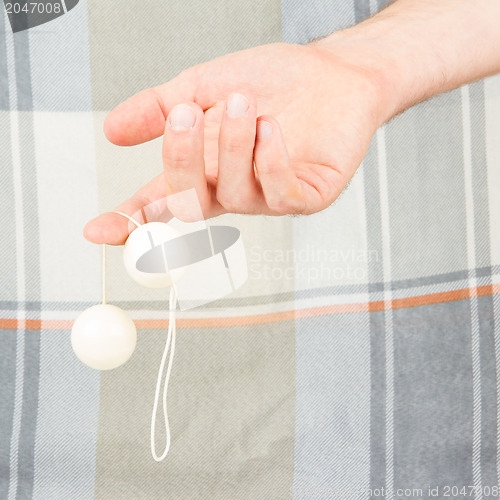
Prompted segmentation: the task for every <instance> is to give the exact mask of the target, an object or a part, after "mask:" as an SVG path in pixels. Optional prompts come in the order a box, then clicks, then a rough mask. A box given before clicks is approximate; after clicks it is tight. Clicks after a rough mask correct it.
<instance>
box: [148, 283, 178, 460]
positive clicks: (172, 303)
mask: <svg viewBox="0 0 500 500" xmlns="http://www.w3.org/2000/svg"><path fill="white" fill-rule="evenodd" d="M168 302H169V309H170V312H169V318H168V335H167V342H166V344H165V350H164V351H163V357H162V359H161V364H160V370H159V372H158V380H157V381H156V393H155V402H154V405H153V415H152V417H151V454H152V455H153V458H154V459H155V460H156V461H157V462H161V461H162V460H163V459H164V458H165V457H166V456H167V453H168V450H169V449H170V427H169V425H168V413H167V390H168V380H169V378H170V371H171V370H172V361H173V359H174V352H175V333H176V329H175V308H176V305H177V298H176V296H175V290H174V287H172V288H171V289H170V298H169V301H168ZM169 350H170V356H169V358H168V364H167V373H166V374H165V385H164V386H163V417H164V419H165V431H166V444H165V451H164V452H163V454H162V455H161V457H159V456H158V455H157V454H156V447H155V424H156V412H157V409H158V397H159V395H160V388H161V381H162V375H163V368H164V366H165V360H166V359H167V355H168V352H169Z"/></svg>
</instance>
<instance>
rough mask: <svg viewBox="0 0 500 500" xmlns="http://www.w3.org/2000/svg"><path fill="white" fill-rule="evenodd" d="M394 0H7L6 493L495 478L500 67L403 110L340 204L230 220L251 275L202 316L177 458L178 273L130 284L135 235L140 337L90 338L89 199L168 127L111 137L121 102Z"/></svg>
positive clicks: (349, 486) (0, 37) (187, 332)
mask: <svg viewBox="0 0 500 500" xmlns="http://www.w3.org/2000/svg"><path fill="white" fill-rule="evenodd" d="M384 3H385V2H380V1H379V2H378V4H377V1H376V0H370V1H369V0H337V1H335V2H331V1H327V0H316V1H312V0H306V1H303V0H282V1H281V3H280V1H278V0H265V1H263V2H255V1H250V0H240V1H238V2H232V1H231V0H213V1H210V2H200V1H199V0H185V1H183V2H180V1H177V0H172V1H170V0H169V1H166V2H160V1H159V0H158V1H150V2H144V1H139V0H128V1H127V2H103V1H97V0H81V1H80V2H79V3H78V5H77V6H76V7H75V8H74V9H72V10H71V11H70V12H68V13H67V14H66V15H64V16H62V17H60V18H58V19H56V20H54V21H51V22H49V23H47V24H44V25H41V26H39V27H35V28H32V29H30V30H28V31H23V32H19V33H16V34H15V35H13V34H12V31H11V30H10V26H9V24H8V20H7V18H6V14H5V9H3V8H1V9H0V26H1V30H0V31H1V33H0V151H1V156H0V167H1V182H0V190H1V195H0V222H1V223H0V228H1V230H0V231H1V233H0V234H1V243H0V245H1V246H0V256H1V258H0V498H1V499H4V498H5V499H31V498H36V499H40V500H52V499H65V500H66V499H72V500H73V499H75V500H76V499H93V498H95V499H110V500H115V499H136V498H137V499H139V498H140V499H218V498H221V499H247V498H248V499H266V500H267V499H286V498H291V497H294V498H298V499H340V500H343V499H368V498H384V499H387V498H389V499H398V498H417V497H416V496H411V497H408V496H407V497H403V496H398V493H396V490H397V489H398V488H422V490H423V495H422V496H419V497H418V498H430V497H429V494H428V487H429V486H431V487H436V486H439V487H440V488H441V490H440V498H442V497H443V496H444V489H443V488H444V487H445V486H458V487H459V488H461V487H462V486H476V487H477V490H476V494H475V495H474V494H472V495H470V496H468V497H465V498H477V499H480V498H484V499H487V498H497V497H498V494H495V493H494V491H495V490H493V489H491V487H493V486H496V485H498V483H499V473H500V462H499V451H500V446H499V445H500V425H499V424H500V406H499V404H500V394H499V389H500V338H499V332H500V298H499V297H500V296H499V292H500V199H499V197H498V193H499V188H500V77H494V78H489V79H487V80H483V81H479V82H477V83H474V84H472V85H469V86H466V87H463V88H461V89H458V90H455V91H453V92H449V93H446V94H444V95H441V96H438V97H436V98H433V99H431V100H430V101H427V102H425V103H422V104H419V105H418V106H415V107H414V108H412V109H410V110H408V111H406V112H405V113H403V114H402V115H400V116H398V117H397V118H395V119H394V120H392V121H391V122H390V123H389V124H387V125H386V126H384V127H383V128H381V129H380V130H379V131H378V132H377V134H376V136H375V137H374V138H373V141H372V144H371V147H370V150H369V152H368V155H367V156H366V158H365V160H364V162H363V164H362V166H361V167H360V169H359V170H358V172H357V174H356V175H355V177H354V179H353V181H352V182H351V184H350V186H349V188H348V189H347V190H346V192H345V193H344V194H343V195H342V196H341V198H340V199H339V200H338V201H337V202H336V203H335V204H334V205H332V206H331V207H330V208H329V209H327V210H325V211H323V212H321V213H319V214H315V215H313V216H308V217H265V216H262V217H260V216H259V217H257V216H255V217H251V216H235V215H226V216H222V217H220V218H219V219H218V220H214V221H213V223H215V224H217V223H223V222H224V223H228V224H231V225H235V226H237V227H238V228H239V229H240V230H241V232H242V236H243V239H244V243H245V246H246V250H247V257H248V264H249V280H248V282H247V283H246V284H245V285H244V287H242V288H241V289H240V290H238V292H236V293H234V294H233V295H231V296H228V297H227V298H225V299H222V300H220V301H217V302H214V303H212V304H209V305H207V306H204V307H201V308H198V309H193V310H190V311H186V312H184V313H180V314H179V320H178V344H177V349H176V358H175V360H174V367H173V371H172V377H171V381H170V388H169V413H170V425H171V430H172V446H171V451H170V453H169V455H168V457H167V459H166V460H165V461H164V462H161V463H156V462H155V461H154V460H153V459H152V457H151V454H150V442H149V432H150V418H151V409H152V403H153V398H154V388H155V383H156V375H157V369H158V366H159V362H160V358H161V354H162V351H163V346H164V342H165V338H166V330H165V326H166V325H167V316H168V313H167V308H168V306H167V293H168V291H165V290H160V291H158V290H146V289H143V288H141V287H139V286H138V285H136V284H135V283H133V282H132V281H131V279H130V278H129V277H128V276H127V275H126V273H125V270H124V267H123V263H122V261H121V248H119V247H114V248H110V249H109V253H108V262H109V267H108V280H109V286H108V301H109V302H110V303H113V304H116V305H118V306H120V307H123V308H124V309H126V310H127V311H128V312H129V313H130V315H131V316H132V317H133V318H134V320H135V322H136V324H137V326H138V335H139V338H138V345H137V349H136V352H135V353H134V355H133V357H132V358H131V360H130V361H129V362H128V363H126V364H125V365H123V366H122V367H120V368H118V369H116V370H112V371H109V372H102V373H100V372H97V371H95V370H92V369H90V368H88V367H86V366H85V365H83V364H82V363H81V362H80V361H79V360H78V359H77V358H76V357H75V355H74V354H73V351H72V349H71V344H70V330H71V325H72V322H73V320H74V318H75V317H76V316H77V315H78V313H79V312H80V311H82V310H83V309H85V308H87V307H89V306H90V305H92V304H95V303H98V302H99V301H100V298H101V297H100V260H99V248H98V247H97V246H95V245H92V244H91V243H89V242H87V241H86V240H85V239H84V238H83V236H82V229H83V226H84V224H85V222H86V221H87V220H89V219H91V218H93V217H95V216H96V215H97V214H98V213H101V212H103V211H109V210H113V209H114V207H115V206H116V205H118V204H119V203H120V202H121V201H122V200H123V199H125V198H127V197H129V196H130V195H131V194H132V193H133V192H134V191H135V190H136V189H137V188H138V187H139V186H141V185H142V184H144V183H145V182H147V181H148V180H149V179H151V178H152V177H154V176H155V175H156V174H157V173H158V172H160V171H161V169H162V165H161V156H160V150H161V142H158V140H155V141H152V142H151V143H148V144H145V145H141V146H134V147H132V148H119V147H117V146H113V145H111V144H110V143H108V142H107V141H106V139H105V138H104V135H103V132H102V124H103V121H104V118H105V116H106V114H107V113H108V112H109V110H111V109H112V108H113V107H114V106H115V105H116V104H118V103H119V102H121V101H122V100H124V99H125V98H127V97H129V96H130V95H132V94H133V93H135V92H137V91H139V90H142V89H143V88H146V87H151V86H153V85H156V84H159V83H162V82H164V81H167V80H168V79H170V78H172V77H174V76H175V75H176V74H177V73H178V72H180V71H181V70H182V69H184V68H187V67H189V66H192V65H194V64H197V63H199V62H202V61H205V60H209V59H212V58H214V57H216V56H219V55H222V54H226V53H229V52H233V51H236V50H240V49H244V48H247V47H252V46H255V45H260V44H264V43H269V42H277V41H285V42H298V43H304V42H307V41H308V40H310V39H311V38H313V37H317V36H321V35H324V34H327V33H330V32H331V31H333V30H336V29H340V28H342V27H345V26H348V25H351V24H353V23H355V22H359V21H361V20H363V19H364V18H365V17H367V16H368V15H369V14H370V12H372V13H373V12H375V11H376V10H377V9H378V8H381V7H382V6H383V4H384ZM353 105H355V103H353ZM160 429H161V425H160V426H159V429H158V445H157V446H158V447H162V446H163V444H162V443H163V442H164V441H163V439H164V435H163V434H162V431H161V430H160ZM481 487H482V488H483V489H482V490H481ZM377 488H380V489H381V488H385V489H386V491H385V492H384V493H383V494H382V493H381V492H380V491H378V492H377V491H370V489H377ZM387 489H388V490H389V491H388V492H387ZM379 493H380V494H379ZM460 498H463V497H460Z"/></svg>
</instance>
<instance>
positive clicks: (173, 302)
mask: <svg viewBox="0 0 500 500" xmlns="http://www.w3.org/2000/svg"><path fill="white" fill-rule="evenodd" d="M114 212H115V213H117V214H119V215H123V217H126V218H127V219H129V220H130V221H132V222H133V223H134V224H135V225H136V226H137V227H140V226H141V224H139V223H138V222H137V221H136V220H135V219H133V218H132V217H130V215H127V214H124V213H122V212H118V211H117V210H115V211H114ZM151 246H152V247H153V242H152V241H151ZM104 255H105V254H104ZM104 265H105V260H104ZM165 266H166V263H165ZM103 270H104V268H103ZM103 272H104V271H103ZM103 276H104V274H103ZM103 293H104V292H103ZM103 297H104V299H103V300H105V296H104V295H103ZM176 307H177V297H176V295H175V289H174V287H172V288H171V289H170V296H169V299H168V308H169V316H168V333H167V341H166V342H165V349H164V351H163V356H162V358H161V363H160V369H159V371H158V379H157V380H156V391H155V400H154V403H153V414H152V416H151V454H152V455H153V458H154V459H155V460H156V461H157V462H161V461H162V460H163V459H164V458H165V457H166V456H167V453H168V451H169V449H170V441H171V440H170V426H169V424H168V412H167V391H168V381H169V379H170V372H171V371H172V362H173V360H174V352H175V336H176V328H175V309H176ZM169 352H170V355H169ZM167 356H168V363H167V372H166V374H165V383H164V386H163V400H162V406H163V417H164V419H165V432H166V444H165V451H164V452H163V454H162V455H161V456H158V455H157V454H156V446H155V428H156V413H157V410H158V400H159V396H160V389H161V382H162V378H163V370H164V368H165V360H166V359H167Z"/></svg>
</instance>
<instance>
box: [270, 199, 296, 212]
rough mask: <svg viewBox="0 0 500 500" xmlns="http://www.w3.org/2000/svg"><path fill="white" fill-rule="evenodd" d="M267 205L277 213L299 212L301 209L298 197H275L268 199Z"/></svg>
mask: <svg viewBox="0 0 500 500" xmlns="http://www.w3.org/2000/svg"><path fill="white" fill-rule="evenodd" d="M267 206H268V207H269V208H270V209H271V210H272V211H273V212H276V213H278V214H279V215H286V214H299V213H302V211H303V202H302V200H299V199H292V198H287V197H277V198H273V199H270V200H269V201H268V203H267Z"/></svg>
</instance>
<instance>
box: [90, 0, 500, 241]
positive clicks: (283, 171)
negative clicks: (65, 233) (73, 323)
mask: <svg viewBox="0 0 500 500" xmlns="http://www.w3.org/2000/svg"><path fill="white" fill-rule="evenodd" d="M499 20H500V1H498V0H427V1H426V0H398V1H396V2H394V3H393V4H391V5H390V6H389V7H387V8H386V9H384V10H383V11H382V12H380V13H379V14H377V15H376V16H374V17H373V18H371V19H369V20H367V21H365V22H363V23H360V24H358V25H357V26H354V27H352V28H350V29H347V30H343V31H339V32H336V33H334V34H332V35H331V36H329V37H326V38H324V39H322V40H319V41H316V42H314V43H310V44H308V45H295V44H283V43H277V44H270V45H264V46H260V47H256V48H252V49H248V50H244V51H240V52H236V53H234V54H229V55H227V56H223V57H220V58H217V59H214V60H213V61H210V62H207V63H203V64H200V65H198V66H194V67H192V68H189V69H187V70H185V71H183V72H182V73H180V74H179V75H178V76H177V77H176V78H174V79H173V80H171V81H169V82H167V83H165V84H163V85H160V86H158V87H154V88H151V89H147V90H144V91H142V92H140V93H139V94H136V95H135V96H133V97H131V98H129V99H127V100H126V101H124V102H123V103H121V104H120V105H118V106H117V107H116V108H115V109H114V110H113V111H112V112H111V113H110V114H109V115H108V116H107V118H106V120H105V123H104V133H105V135H106V137H107V138H108V139H109V140H110V141H111V142H112V143H114V144H117V145H119V146H132V145H135V144H139V143H142V142H145V141H149V140H151V139H154V138H156V137H159V136H161V135H163V153H162V155H163V166H164V169H163V172H160V173H159V174H158V176H156V177H155V178H154V179H152V180H151V181H150V182H149V183H148V184H147V185H145V186H143V187H142V188H141V189H139V190H138V191H137V192H136V193H135V194H134V195H133V196H132V198H130V199H129V200H126V201H124V202H123V203H122V204H120V205H119V206H118V207H116V210H119V211H121V212H123V213H126V214H129V215H133V214H136V213H137V212H138V211H140V210H141V208H144V207H145V206H147V205H149V204H150V203H152V202H154V201H155V200H160V199H162V198H164V197H165V196H167V195H169V194H172V193H177V192H181V191H183V190H186V189H190V188H195V189H196V194H197V196H198V199H199V201H200V204H201V208H202V211H203V216H204V218H210V217H214V216H217V215H220V214H223V213H227V212H232V213H247V214H268V215H285V214H312V213H315V212H318V211H321V210H323V209H325V208H327V207H328V206H329V205H331V203H333V201H335V199H336V198H337V197H338V196H339V194H340V193H341V192H342V190H343V189H344V188H345V186H346V185H347V183H348V182H349V180H350V179H351V177H352V176H353V174H354V173H355V171H356V169H357V168H358V166H359V165H360V164H361V161H362V160H363V157H364V156H365V154H366V152H367V150H368V146H369V144H370V140H371V138H372V136H373V134H374V133H375V131H376V130H377V128H379V127H380V126H381V125H382V124H383V123H385V122H386V121H388V120H390V119H391V118H392V117H394V116H395V115H396V114H398V113H400V112H401V111H403V110H404V109H407V108H408V107H410V106H412V105H414V104H415V103H417V102H420V101H422V100H424V99H427V98H428V97H430V96H432V95H435V94H437V93H440V92H443V91H447V90H450V89H453V88H456V87H458V86H460V85H462V84H464V83H468V82H471V81H474V80H476V79H478V78H483V77H485V76H488V75H492V74H494V73H497V72H500V30H498V22H499ZM235 94H236V97H235ZM238 96H243V101H242V102H243V104H242V106H240V107H239V108H238V110H237V111H239V112H238V113H236V114H235V113H234V110H231V109H229V110H228V102H234V100H235V98H236V99H237V98H238ZM179 106H180V107H179ZM185 106H187V107H188V108H190V109H191V110H192V112H193V113H194V117H193V118H194V119H195V121H194V125H193V126H192V127H186V126H184V127H183V128H182V127H179V126H176V123H175V119H174V117H175V116H176V114H178V112H179V111H184V114H185V113H186V112H187V113H188V115H189V109H188V110H187V111H186V108H185ZM245 108H247V109H246V110H245ZM231 111H233V112H231ZM172 125H174V126H172ZM184 125H186V124H185V123H184ZM170 209H171V211H172V212H173V213H174V215H176V216H177V217H179V218H181V219H184V220H189V217H188V216H186V215H185V214H183V213H181V212H182V210H180V209H178V212H179V213H176V210H175V207H174V208H172V207H170ZM130 229H131V228H130V224H129V223H128V221H127V220H126V219H125V218H124V217H122V216H120V215H117V214H114V213H112V212H108V213H105V214H102V215H100V216H98V217H97V218H95V219H93V220H91V221H89V222H88V223H87V225H86V226H85V228H84V236H85V237H86V238H87V239H88V240H89V241H92V242H94V243H108V244H111V245H121V244H123V243H124V242H125V240H126V238H127V236H128V234H129V230H130Z"/></svg>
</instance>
